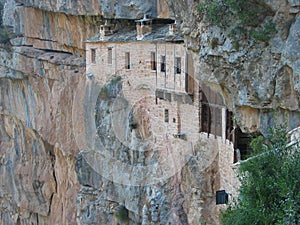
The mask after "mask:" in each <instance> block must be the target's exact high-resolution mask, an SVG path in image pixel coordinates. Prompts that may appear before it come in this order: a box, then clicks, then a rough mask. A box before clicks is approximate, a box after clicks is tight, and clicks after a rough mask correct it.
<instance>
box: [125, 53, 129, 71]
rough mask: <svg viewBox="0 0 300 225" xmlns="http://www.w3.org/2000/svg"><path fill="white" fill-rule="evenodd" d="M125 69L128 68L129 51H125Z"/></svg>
mask: <svg viewBox="0 0 300 225" xmlns="http://www.w3.org/2000/svg"><path fill="white" fill-rule="evenodd" d="M125 69H130V53H129V52H125Z"/></svg>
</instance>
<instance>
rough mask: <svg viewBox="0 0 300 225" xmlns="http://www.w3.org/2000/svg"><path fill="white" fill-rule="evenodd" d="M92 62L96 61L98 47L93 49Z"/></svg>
mask: <svg viewBox="0 0 300 225" xmlns="http://www.w3.org/2000/svg"><path fill="white" fill-rule="evenodd" d="M91 62H92V63H96V49H95V48H92V49H91Z"/></svg>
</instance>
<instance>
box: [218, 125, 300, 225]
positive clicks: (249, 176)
mask: <svg viewBox="0 0 300 225" xmlns="http://www.w3.org/2000/svg"><path fill="white" fill-rule="evenodd" d="M287 143H288V137H287V135H286V127H285V126H275V128H273V129H271V131H270V135H269V137H268V138H264V137H262V136H260V137H258V138H255V139H254V140H253V141H252V142H251V147H252V148H253V154H252V157H251V158H249V159H247V160H246V161H244V162H243V161H242V162H241V164H240V168H239V178H240V181H241V187H240V190H239V191H240V192H239V193H240V195H239V199H238V200H237V201H236V202H234V203H232V204H231V205H230V206H229V207H228V208H227V210H226V211H225V212H224V213H223V214H222V215H221V221H222V224H223V225H232V224H245V225H247V224H249V225H250V224H251V225H252V224H262V225H264V224H265V225H268V224H299V223H300V214H299V212H300V176H299V174H300V151H299V149H298V148H297V147H294V148H293V147H287Z"/></svg>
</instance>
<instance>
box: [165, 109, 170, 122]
mask: <svg viewBox="0 0 300 225" xmlns="http://www.w3.org/2000/svg"><path fill="white" fill-rule="evenodd" d="M165 122H166V123H169V110H168V109H165Z"/></svg>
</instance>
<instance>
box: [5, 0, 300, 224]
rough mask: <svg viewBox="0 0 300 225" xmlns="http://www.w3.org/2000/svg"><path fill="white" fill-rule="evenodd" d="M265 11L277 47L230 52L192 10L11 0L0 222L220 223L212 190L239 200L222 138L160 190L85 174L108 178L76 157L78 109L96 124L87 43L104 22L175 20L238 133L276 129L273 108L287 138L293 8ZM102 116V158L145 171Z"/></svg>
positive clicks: (293, 100)
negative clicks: (89, 96)
mask: <svg viewBox="0 0 300 225" xmlns="http://www.w3.org/2000/svg"><path fill="white" fill-rule="evenodd" d="M1 2H2V1H1ZM167 2H168V5H169V9H170V11H169V9H166V7H165V6H166V3H167ZM264 2H265V4H267V5H268V6H269V8H271V9H272V16H271V19H272V20H273V21H274V22H275V23H276V28H277V32H276V34H275V36H274V37H272V38H271V40H270V42H269V44H268V45H266V44H265V43H263V42H254V41H252V40H249V39H243V37H239V39H238V40H239V48H238V49H237V48H236V47H234V40H232V39H231V38H230V37H229V33H228V32H229V31H228V30H226V29H220V28H217V27H213V26H209V25H208V24H206V23H205V22H204V21H203V18H202V15H199V14H198V12H196V11H195V10H196V7H195V6H196V3H195V2H194V1H192V0H172V1H166V0H163V1H154V0H153V1H141V0H131V1H129V0H122V1H116V0H115V1H110V0H99V1H96V0H89V1H80V0H76V1H73V0H72V1H71V0H67V1H59V0H55V1H48V0H47V1H45V0H41V1H37V0H18V1H15V0H6V1H5V7H4V12H3V23H4V24H5V25H7V26H9V27H10V29H11V30H12V33H13V35H12V37H13V38H12V39H11V40H10V43H11V45H9V44H0V223H1V224H20V225H23V224H24V225H25V224H34V225H38V224H45V225H46V224H118V223H123V224H134V223H136V224H144V225H146V224H201V223H204V222H206V223H207V224H218V211H219V209H221V208H222V206H216V205H215V191H216V190H220V189H226V190H227V191H228V192H229V193H232V194H235V191H236V187H237V186H238V184H237V183H236V182H237V181H236V179H235V174H234V170H233V169H232V168H231V167H230V166H231V163H232V159H233V151H232V146H231V145H230V144H229V143H224V141H222V140H221V139H219V138H215V137H211V136H210V137H207V136H205V135H204V136H203V138H202V141H199V143H197V145H195V146H194V151H193V154H191V155H189V156H188V157H189V160H187V163H186V164H185V165H184V166H183V167H182V168H181V169H180V170H179V171H178V172H177V173H176V174H175V175H174V176H172V177H170V178H168V179H166V180H162V181H159V182H156V183H155V184H147V185H146V184H145V185H141V186H130V185H124V184H120V183H114V182H112V180H109V179H106V178H105V177H103V176H100V174H101V173H99V171H97V170H96V169H95V167H93V165H91V163H90V162H91V157H92V156H95V157H94V158H93V159H94V160H95V161H94V162H95V164H94V166H95V165H96V166H97V168H98V169H101V168H102V169H103V165H97V157H98V156H97V155H93V154H91V151H90V149H85V148H84V147H82V146H85V145H84V144H83V143H85V142H86V141H87V140H88V139H86V137H84V134H86V133H87V132H86V130H87V127H86V121H84V117H83V116H82V115H81V114H78V112H81V111H80V110H78V109H79V108H85V109H86V111H85V112H86V113H90V116H91V117H95V115H94V112H95V111H94V110H95V109H94V108H92V109H91V108H90V107H91V106H90V104H89V103H90V102H89V99H86V96H85V95H84V94H85V92H84V91H85V90H90V89H88V88H92V87H91V85H90V83H91V81H92V79H93V78H92V77H88V76H87V75H85V45H84V41H85V40H86V39H87V38H88V37H92V36H94V35H95V34H96V33H97V32H98V27H99V24H101V23H103V20H104V19H111V18H116V19H120V20H121V19H138V18H141V17H142V16H143V14H148V15H151V16H153V17H160V18H168V17H170V14H171V16H172V17H174V18H176V20H177V22H178V24H179V27H180V30H181V32H182V34H183V35H184V36H185V43H186V46H187V47H188V48H189V49H190V51H191V52H192V53H193V55H194V60H195V65H196V68H195V69H196V75H197V78H198V79H199V80H201V81H203V82H205V83H206V84H207V85H210V86H211V87H212V88H213V89H214V90H216V91H218V92H220V93H221V94H222V95H223V97H224V99H225V100H226V104H227V106H228V107H229V108H230V109H231V110H232V111H233V112H234V114H235V117H236V119H237V123H238V124H239V125H240V127H241V128H242V129H243V130H248V131H260V132H262V133H266V131H267V130H268V127H269V126H270V124H272V123H273V122H274V121H276V120H277V118H274V114H273V113H272V111H273V110H274V109H277V110H278V115H279V117H281V116H282V115H284V114H286V115H288V118H287V120H288V123H289V126H290V127H291V128H294V127H297V126H299V125H300V116H299V92H300V69H299V68H300V61H299V58H300V57H299V52H300V49H299V46H300V45H299V30H300V17H299V13H300V4H299V1H297V0H289V1H279V0H278V1H275V0H264ZM156 4H158V6H157V7H156ZM173 15H174V16H173ZM124 24H125V23H124ZM212 40H214V41H212ZM212 43H214V45H212ZM120 88H121V87H119V86H116V87H114V88H112V95H111V97H113V95H114V91H115V92H117V91H120ZM95 97H98V95H97V96H95ZM81 104H82V105H81ZM98 106H99V107H100V108H97V109H96V110H98V113H97V115H100V116H101V118H95V120H94V121H93V122H94V125H95V126H96V125H97V127H100V128H99V129H98V135H100V136H102V138H103V143H105V146H104V147H106V148H107V147H110V148H111V149H112V151H111V154H112V155H113V156H114V157H117V158H118V159H119V160H121V161H122V162H124V163H128V164H130V163H131V164H136V165H139V163H141V162H143V160H145V159H148V160H149V162H151V157H150V156H149V155H145V156H144V158H142V156H141V155H137V154H133V153H131V152H130V149H128V148H122V145H121V144H120V143H118V141H117V140H116V137H114V136H113V133H110V126H111V124H110V119H111V118H110V114H109V111H110V110H111V107H110V106H109V102H108V101H106V102H101V103H99V104H98ZM282 117H283V116H282ZM141 133H143V131H141ZM93 135H94V134H93ZM145 135H146V134H145ZM131 138H132V137H131ZM140 147H141V149H143V146H140ZM144 149H146V147H145V148H144ZM216 149H221V150H222V151H216ZM89 157H90V158H89ZM107 163H110V162H107ZM156 168H157V167H155V165H154V164H153V169H156ZM103 170H104V169H103ZM107 172H109V171H107ZM117 172H119V171H117ZM121 172H122V171H120V173H116V174H117V175H118V174H119V176H120V174H121V175H122V173H121ZM151 179H155V177H152V178H151Z"/></svg>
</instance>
